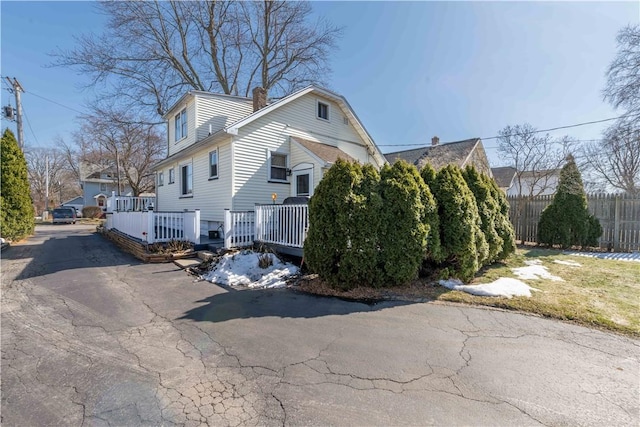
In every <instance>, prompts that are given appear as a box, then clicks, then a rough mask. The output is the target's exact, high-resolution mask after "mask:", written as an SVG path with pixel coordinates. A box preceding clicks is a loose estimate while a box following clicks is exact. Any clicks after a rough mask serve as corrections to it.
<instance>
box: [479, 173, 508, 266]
mask: <svg viewBox="0 0 640 427" xmlns="http://www.w3.org/2000/svg"><path fill="white" fill-rule="evenodd" d="M483 178H484V180H485V182H486V185H487V188H489V191H490V192H491V195H492V197H493V199H494V200H495V201H496V203H497V205H498V213H497V215H496V218H495V227H496V232H497V233H498V236H500V238H501V239H502V247H501V248H500V251H499V252H498V255H497V258H496V259H497V260H502V259H505V258H507V257H508V256H509V255H511V254H512V253H514V252H515V251H516V235H515V231H514V230H513V224H512V223H511V220H510V219H509V209H510V206H509V201H508V200H507V195H506V194H505V193H504V191H502V190H500V188H499V187H498V184H497V183H496V181H495V180H494V179H493V178H489V177H488V176H487V175H483Z"/></svg>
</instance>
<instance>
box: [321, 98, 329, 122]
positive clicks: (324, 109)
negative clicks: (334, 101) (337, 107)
mask: <svg viewBox="0 0 640 427" xmlns="http://www.w3.org/2000/svg"><path fill="white" fill-rule="evenodd" d="M318 118H319V119H322V120H329V104H325V103H324V102H320V101H318Z"/></svg>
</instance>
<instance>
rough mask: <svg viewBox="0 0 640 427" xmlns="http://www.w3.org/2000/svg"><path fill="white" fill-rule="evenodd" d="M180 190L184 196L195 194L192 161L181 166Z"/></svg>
mask: <svg viewBox="0 0 640 427" xmlns="http://www.w3.org/2000/svg"><path fill="white" fill-rule="evenodd" d="M180 190H181V194H182V195H183V196H190V195H192V194H193V166H192V165H191V163H188V164H186V165H183V166H180Z"/></svg>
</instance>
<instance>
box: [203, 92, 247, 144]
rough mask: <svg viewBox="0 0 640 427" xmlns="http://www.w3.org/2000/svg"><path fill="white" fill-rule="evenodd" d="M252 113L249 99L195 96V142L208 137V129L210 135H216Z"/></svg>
mask: <svg viewBox="0 0 640 427" xmlns="http://www.w3.org/2000/svg"><path fill="white" fill-rule="evenodd" d="M252 112H253V102H252V101H251V100H250V99H245V98H236V97H226V96H221V95H205V94H197V95H196V117H195V127H196V134H197V141H200V140H202V139H204V138H206V137H207V136H209V128H211V133H216V132H218V131H219V130H221V129H223V128H225V127H226V126H229V125H230V124H232V123H235V122H237V121H238V120H240V119H241V118H243V117H246V116H248V115H249V114H251V113H252Z"/></svg>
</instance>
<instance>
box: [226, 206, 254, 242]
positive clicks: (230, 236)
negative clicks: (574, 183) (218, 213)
mask: <svg viewBox="0 0 640 427" xmlns="http://www.w3.org/2000/svg"><path fill="white" fill-rule="evenodd" d="M254 230H255V213H254V212H253V211H232V210H229V209H225V210H224V247H225V248H227V249H230V248H241V247H246V246H253V241H254V235H255V232H254Z"/></svg>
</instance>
